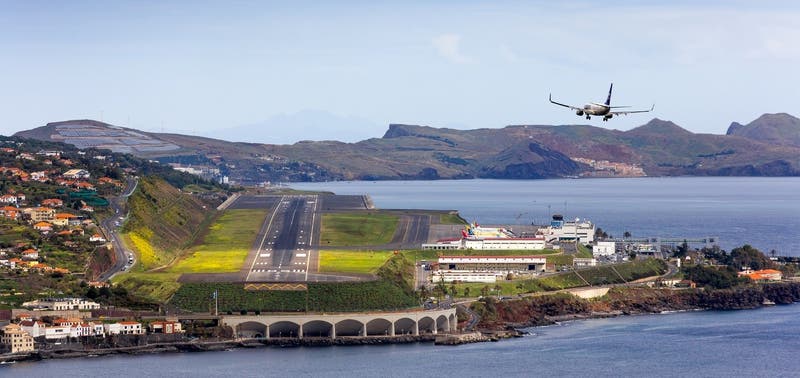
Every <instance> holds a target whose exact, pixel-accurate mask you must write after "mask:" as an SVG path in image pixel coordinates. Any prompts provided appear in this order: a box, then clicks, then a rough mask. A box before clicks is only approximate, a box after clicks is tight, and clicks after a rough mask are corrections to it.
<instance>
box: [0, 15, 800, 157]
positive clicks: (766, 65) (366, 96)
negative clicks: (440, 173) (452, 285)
mask: <svg viewBox="0 0 800 378" xmlns="http://www.w3.org/2000/svg"><path fill="white" fill-rule="evenodd" d="M331 3H332V2H300V1H287V2H264V1H253V2H242V1H238V2H236V1H220V2H212V1H205V2H204V1H193V2H178V1H172V2H162V1H152V2H149V1H132V2H123V1H50V2H46V1H18V2H15V1H3V0H0V48H1V50H0V51H2V52H0V73H2V74H0V112H2V116H3V118H2V123H1V124H0V133H2V134H11V133H13V132H16V131H19V130H23V129H29V128H33V127H36V126H41V125H43V124H45V123H47V122H51V121H58V120H65V119H73V118H93V119H101V118H102V119H103V120H104V121H106V122H110V123H114V124H118V125H123V126H126V125H128V126H131V127H135V128H139V129H143V130H152V131H160V130H164V131H172V132H182V133H195V134H203V135H210V136H214V137H219V138H225V133H224V132H220V131H219V130H223V129H228V128H234V127H237V126H245V125H249V127H250V128H251V129H252V130H254V131H253V132H254V135H255V134H259V133H260V134H259V135H274V136H275V138H276V140H278V139H277V138H278V136H280V137H281V138H283V139H281V140H280V141H282V142H285V141H286V140H287V138H288V140H301V139H321V138H326V139H327V138H330V136H329V135H334V136H338V138H337V139H340V140H347V141H351V140H358V139H362V138H366V137H379V136H381V135H382V134H383V133H384V132H385V130H386V128H387V125H388V124H389V123H411V124H423V125H430V126H436V127H453V128H480V127H491V128H495V127H502V126H505V125H508V124H575V123H581V124H584V123H587V121H586V120H583V119H581V118H580V117H578V116H576V115H575V114H574V113H572V112H570V111H569V110H567V109H564V108H559V107H556V106H553V105H551V104H549V103H548V101H547V96H548V93H550V92H552V93H553V96H554V98H556V99H558V100H560V101H562V102H568V103H574V104H577V105H579V104H583V103H584V102H586V101H601V100H603V99H604V98H605V94H606V92H607V90H608V85H609V83H610V82H612V81H613V82H614V89H615V94H614V98H613V100H614V103H615V104H619V105H633V106H636V107H641V108H649V107H650V105H651V104H653V103H655V104H656V109H655V112H654V113H652V115H651V114H641V115H631V116H627V117H621V118H620V119H616V118H615V119H613V120H611V121H609V122H607V123H604V122H601V120H599V119H596V120H592V121H591V122H590V123H591V124H593V125H601V126H605V127H611V128H617V129H621V130H627V129H630V128H632V127H635V126H638V125H641V124H643V123H646V122H647V121H648V120H650V119H651V118H653V117H658V118H661V119H667V120H671V121H673V122H675V123H677V124H679V125H681V126H683V127H685V128H687V129H689V130H692V131H695V132H706V133H717V134H719V133H724V132H725V130H726V129H727V127H728V125H729V124H730V122H732V121H738V122H741V123H747V122H750V121H752V120H753V119H755V118H757V117H758V116H759V115H761V114H762V113H774V112H788V113H790V114H794V115H796V116H797V115H800V111H798V110H797V108H798V99H800V74H799V73H798V67H800V42H798V41H800V21H798V20H800V5H797V4H800V3H798V2H792V1H787V2H770V1H742V2H700V1H673V2H664V3H668V4H669V5H660V4H659V5H656V4H654V3H662V2H649V1H629V2H626V1H605V2H563V3H562V2H553V1H543V2H532V1H519V2H510V1H441V2H435V1H397V2H381V1H363V2H336V3H335V4H331ZM309 114H311V117H310V118H311V119H312V121H308V122H328V123H329V124H328V125H324V126H322V127H320V126H319V125H317V127H316V128H312V127H304V126H303V121H304V119H305V118H309V116H308V115H309ZM292 118H295V119H294V121H292ZM314 120H316V121H314ZM282 123H286V124H287V125H292V126H287V127H282V128H281V127H278V126H276V125H278V124H282ZM298 125H299V126H298ZM352 125H356V126H352ZM239 130H240V131H241V130H242V128H241V127H240V128H239ZM320 130H323V131H320Z"/></svg>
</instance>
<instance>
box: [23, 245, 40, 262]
mask: <svg viewBox="0 0 800 378" xmlns="http://www.w3.org/2000/svg"><path fill="white" fill-rule="evenodd" d="M22 258H23V259H24V260H39V251H37V250H35V249H33V248H29V249H26V250H24V251H22Z"/></svg>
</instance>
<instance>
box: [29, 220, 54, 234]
mask: <svg viewBox="0 0 800 378" xmlns="http://www.w3.org/2000/svg"><path fill="white" fill-rule="evenodd" d="M33 229H34V230H38V231H40V232H50V231H53V224H52V223H48V222H39V223H36V224H34V225H33Z"/></svg>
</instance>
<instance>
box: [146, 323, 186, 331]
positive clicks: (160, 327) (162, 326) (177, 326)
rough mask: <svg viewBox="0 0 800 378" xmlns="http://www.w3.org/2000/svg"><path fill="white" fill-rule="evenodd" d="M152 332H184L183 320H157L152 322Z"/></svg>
mask: <svg viewBox="0 0 800 378" xmlns="http://www.w3.org/2000/svg"><path fill="white" fill-rule="evenodd" d="M150 332H151V333H165V334H171V333H183V329H182V327H181V322H178V321H167V320H165V321H157V322H152V323H150Z"/></svg>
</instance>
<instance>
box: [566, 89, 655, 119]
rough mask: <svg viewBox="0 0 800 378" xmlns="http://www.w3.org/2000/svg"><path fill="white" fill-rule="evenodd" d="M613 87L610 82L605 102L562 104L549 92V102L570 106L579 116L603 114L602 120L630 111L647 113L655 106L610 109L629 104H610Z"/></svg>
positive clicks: (589, 116)
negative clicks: (579, 104) (636, 108)
mask: <svg viewBox="0 0 800 378" xmlns="http://www.w3.org/2000/svg"><path fill="white" fill-rule="evenodd" d="M612 89H614V83H611V87H610V88H608V98H606V102H605V103H604V104H598V103H596V102H590V103H588V104H586V105H584V106H583V107H582V108H581V107H577V106H572V105H567V104H562V103H560V102H555V101H553V94H552V93H551V94H550V102H552V103H554V104H556V105H560V106H563V107H565V108H570V109H572V110H574V111H575V114H577V115H579V116H583V115H586V119H592V116H603V121H608V120H609V119H610V118H612V117H614V116H615V115H627V114H631V113H647V112H651V111H653V109H654V108H655V107H656V105H655V104H653V106H652V107H650V109H649V110H626V111H612V110H611V109H615V108H629V107H630V106H611V90H612Z"/></svg>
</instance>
